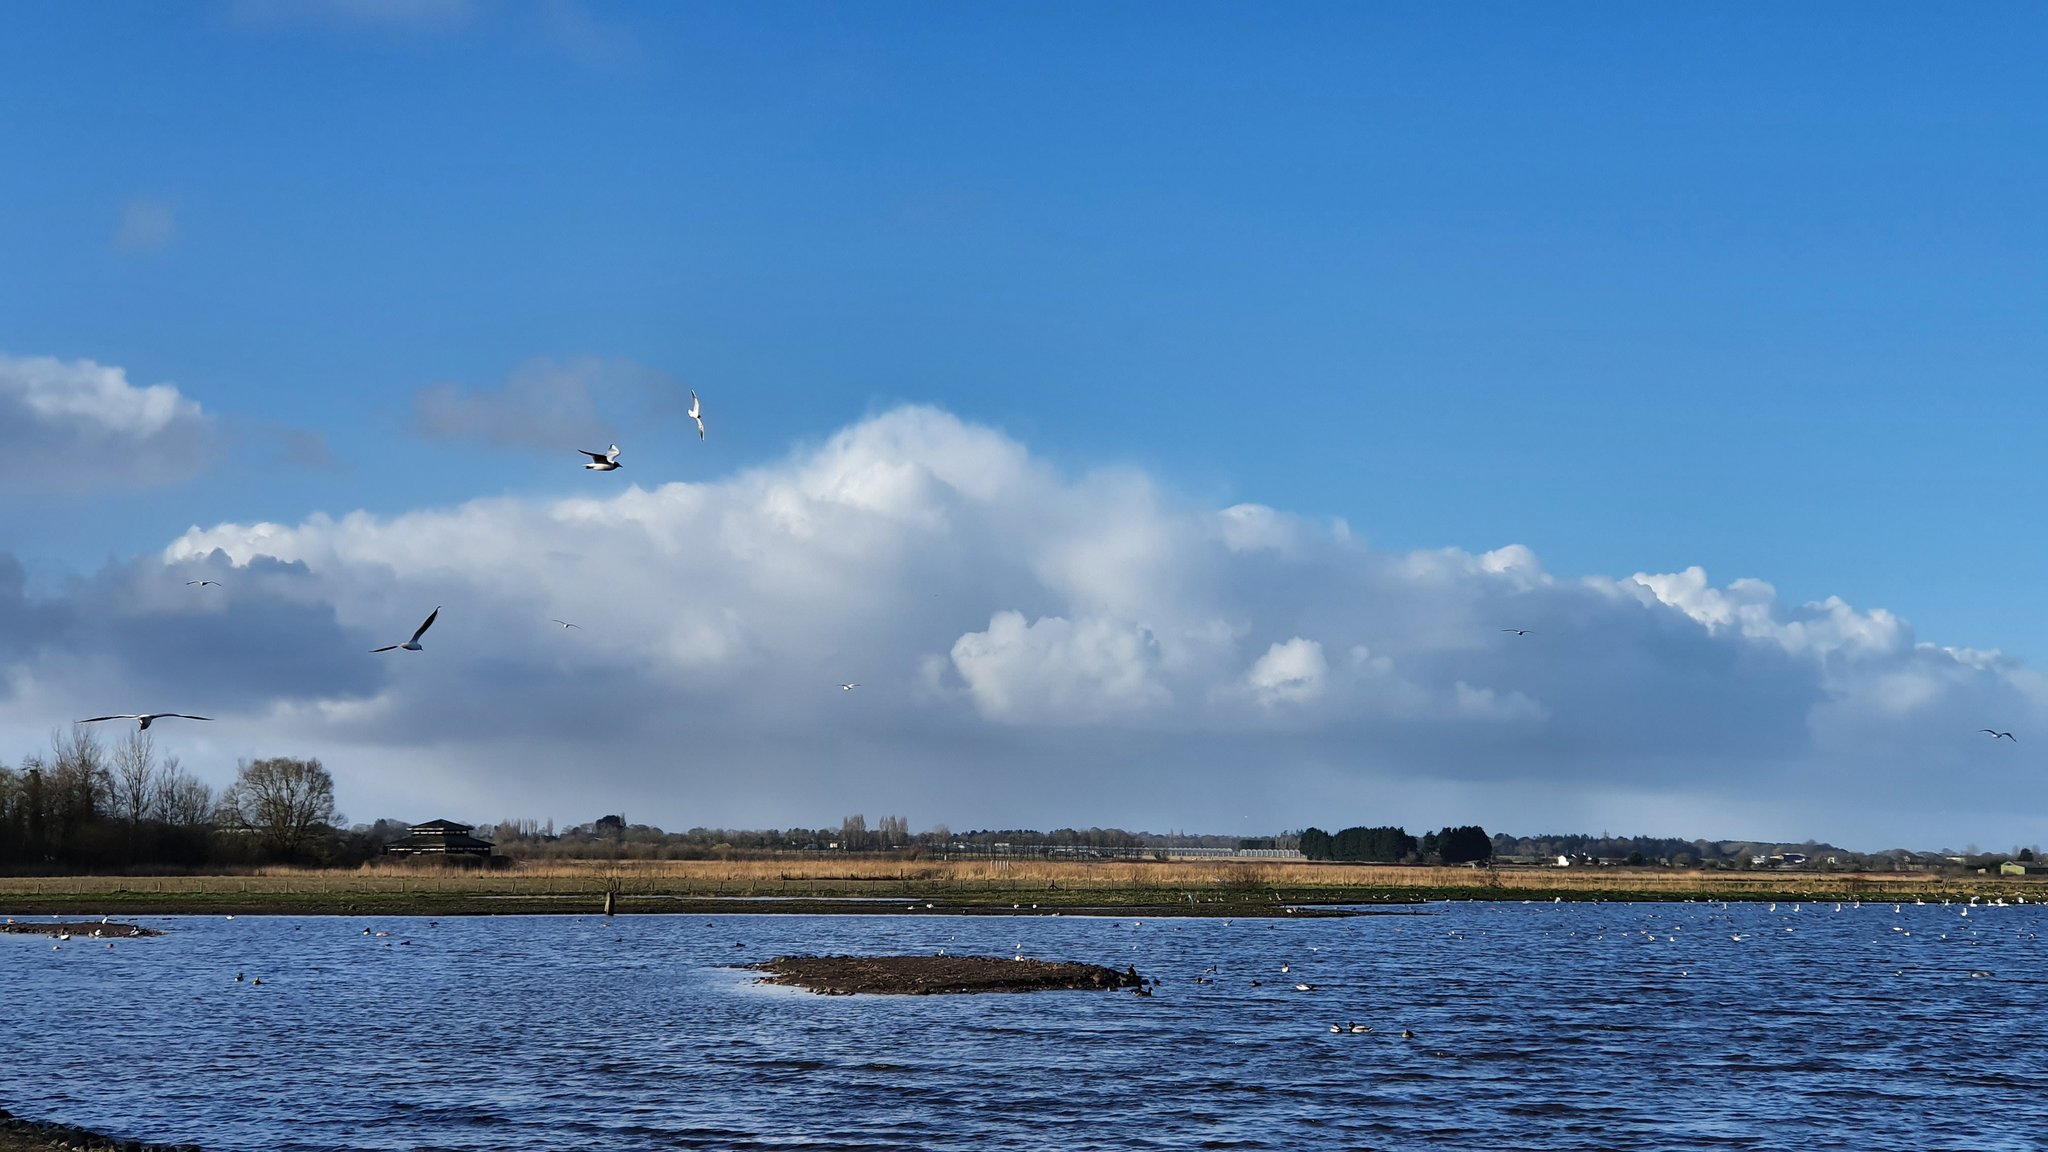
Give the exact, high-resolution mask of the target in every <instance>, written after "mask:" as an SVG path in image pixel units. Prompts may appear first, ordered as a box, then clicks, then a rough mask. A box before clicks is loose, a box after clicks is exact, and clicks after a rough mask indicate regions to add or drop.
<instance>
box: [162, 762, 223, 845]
mask: <svg viewBox="0 0 2048 1152" xmlns="http://www.w3.org/2000/svg"><path fill="white" fill-rule="evenodd" d="M213 812H214V800H213V789H211V788H209V787H207V786H206V782H205V781H204V780H201V779H199V778H198V777H196V776H191V775H188V774H187V773H186V772H185V770H184V769H183V768H182V767H180V766H179V764H178V758H177V757H176V756H167V757H165V758H164V766H163V787H161V788H159V789H157V794H156V809H155V811H154V813H153V815H154V816H155V818H156V819H158V820H161V821H163V822H164V823H166V824H169V825H172V826H173V827H177V828H197V827H200V826H201V825H204V824H209V823H211V822H212V821H213Z"/></svg>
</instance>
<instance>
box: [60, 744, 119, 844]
mask: <svg viewBox="0 0 2048 1152" xmlns="http://www.w3.org/2000/svg"><path fill="white" fill-rule="evenodd" d="M50 751H51V752H52V753H53V755H54V757H55V761H56V762H55V763H54V764H52V765H51V766H50V773H49V788H50V798H51V801H52V804H51V807H53V808H54V809H55V810H56V815H57V818H58V820H59V821H60V822H61V823H62V824H63V825H64V826H65V827H66V828H69V827H71V826H74V825H78V824H84V823H88V822H90V821H91V820H92V819H93V818H94V817H95V816H97V815H99V813H100V812H101V811H103V810H104V809H105V808H106V807H107V801H108V799H109V797H110V796H111V795H112V794H113V776H112V774H111V773H109V772H108V771H107V754H106V749H105V748H103V747H101V745H100V741H99V737H98V736H97V735H96V734H94V732H93V730H92V729H90V728H87V727H86V726H85V725H83V724H73V725H72V726H71V728H70V730H69V731H68V732H67V731H66V730H64V729H62V728H59V729H57V730H55V731H53V732H51V733H50Z"/></svg>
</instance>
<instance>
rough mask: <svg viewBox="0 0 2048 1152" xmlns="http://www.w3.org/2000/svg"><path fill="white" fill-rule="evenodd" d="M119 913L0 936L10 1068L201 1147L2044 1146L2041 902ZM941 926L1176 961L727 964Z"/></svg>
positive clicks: (903, 940) (2046, 1019)
mask: <svg viewBox="0 0 2048 1152" xmlns="http://www.w3.org/2000/svg"><path fill="white" fill-rule="evenodd" d="M140 922H142V923H144V924H147V925H150V926H153V927H159V928H163V929H165V930H166V931H167V933H168V934H167V935H165V936H163V937H161V938H158V939H153V940H123V941H119V942H117V943H116V945H115V947H114V948H112V949H108V948H106V947H105V946H104V942H99V941H89V940H81V939H79V938H75V937H74V938H73V939H72V940H71V941H69V942H68V943H65V944H64V945H63V946H62V947H60V948H58V949H56V950H52V948H51V941H49V940H47V939H42V938H35V937H0V1106H4V1107H7V1108H10V1109H13V1110H14V1111H16V1112H17V1113H20V1114H22V1115H27V1116H32V1117H35V1118H39V1119H49V1120H59V1121H63V1122H66V1123H72V1124H79V1125H83V1126H85V1127H89V1128H95V1129H100V1130H104V1131H108V1132H112V1133H115V1134H119V1135H123V1136H128V1137H132V1138H147V1139H152V1140H160V1141H178V1142H191V1143H197V1144H201V1145H203V1146H205V1147H206V1148H207V1149H208V1150H209V1152H230V1150H239V1149H246V1150H250V1152H258V1150H261V1152H272V1150H280V1149H341V1148H347V1149H373V1148H374V1149H398V1148H434V1149H465V1150H466V1149H528V1148H598V1149H629V1148H631V1149H637V1148H649V1149H652V1148H735V1149H753V1148H789V1147H793V1146H803V1145H812V1146H823V1147H830V1148H872V1149H913V1148H930V1149H971V1150H975V1152H983V1150H987V1149H1000V1148H1034V1149H1127V1148H1137V1149H1142V1148H1159V1149H1169V1148H1170V1149H1184V1148H1241V1149H1285V1150H1295V1149H1307V1148H1328V1149H1340V1148H1341V1149H1355V1148H1369V1149H1406V1148H1456V1149H1463V1150H1469V1149H1478V1148H1527V1149H1552V1148H1555V1149H1589V1148H1631V1149H1637V1148H1641V1149H1666V1148H1669V1149H1694V1148H1712V1147H1732V1148H1764V1149H1788V1150H1791V1149H1797V1150H1800V1152H1812V1150H1816V1149H1850V1150H1856V1152H1873V1150H1878V1149H1901V1150H1913V1152H1926V1150H1930V1149H1956V1150H1959V1152H1960V1150H1972V1152H1990V1150H1994V1149H2037V1148H2041V1147H2044V1146H2048V1046H2044V1044H2043V1040H2042V1030H2043V1028H2044V1026H2048V955H2044V952H2043V943H2042V939H2041V934H2042V932H2043V930H2044V929H2048V913H2044V912H2043V910H2042V908H2041V907H2040V906H2039V905H2035V904H2027V905H2019V906H2012V907H1981V906H1980V907H1977V908H1972V909H1969V910H1968V911H1967V914H1965V910H1964V908H1963V907H1962V906H1949V907H1944V906H1941V905H1938V904H1935V905H1925V906H1915V905H1912V904H1906V905H1904V906H1903V907H1900V908H1898V909H1897V910H1896V911H1895V910H1894V906H1893V905H1891V904H1864V905H1862V906H1861V907H1857V906H1854V905H1846V904H1845V905H1843V906H1842V907H1841V910H1840V911H1836V906H1835V905H1834V904H1833V903H1832V902H1828V903H1822V904H1811V903H1809V904H1803V905H1797V906H1795V905H1791V904H1779V905H1776V906H1775V908H1773V907H1772V906H1768V905H1762V904H1758V905H1742V904H1735V905H1730V906H1727V907H1725V908H1724V907H1723V906H1721V905H1719V904H1636V905H1620V904H1519V903H1512V904H1430V905H1425V906H1422V907H1420V908H1419V909H1417V910H1415V912H1414V913H1413V914H1400V915H1375V916H1363V917H1357V918H1351V919H1282V920H1236V921H1229V922H1226V921H1222V920H1194V919H1173V920H1144V921H1142V922H1140V921H1133V920H1129V919H1123V920H1111V919H1096V918H1084V917H992V916H973V917H960V916H904V915H901V914H897V915H888V916H854V915H848V916H772V915H758V916H757V915H732V916H719V917H715V918H711V919H708V920H707V919H704V918H700V917H657V916H633V917H625V918H621V919H617V920H614V921H611V922H610V923H609V924H607V923H606V922H604V921H602V920H600V919H598V918H596V917H589V918H574V917H502V918H455V919H444V920H440V921H438V922H437V923H429V922H427V921H424V920H408V919H360V918H339V917H252V916H244V917H239V918H236V919H233V920H229V919H225V918H222V917H205V918H198V917H144V918H141V921H140ZM365 928H369V929H371V930H373V931H386V932H389V933H391V935H389V936H387V937H379V936H374V935H373V936H365V935H363V930H364V929H365ZM405 941H410V943H404V942H405ZM939 949H945V950H946V951H947V952H949V953H984V954H1002V955H1009V954H1012V953H1013V952H1015V951H1016V950H1019V949H1021V950H1022V951H1023V952H1024V953H1025V954H1026V955H1028V956H1033V957H1039V958H1044V959H1063V960H1083V961H1090V962H1097V963H1104V964H1112V965H1116V966H1118V967H1121V966H1123V965H1125V964H1135V965H1136V966H1137V967H1138V969H1139V971H1140V972H1141V973H1142V974H1144V975H1146V976H1152V977H1158V978H1159V979H1161V980H1162V981H1163V984H1162V985H1161V986H1160V987H1159V989H1158V991H1157V994H1156V995H1154V996H1152V997H1150V998H1142V997H1138V996H1134V995H1131V994H1130V993H1127V992H1042V993H1034V994H1029V995H1014V996H1013V995H985V996H928V997H883V996H872V997H871V996H860V997H828V996H816V995H812V994H810V993H807V992H802V991H798V990H794V989H786V988H772V987H766V986H762V985H758V984H755V983H754V982H753V974H751V973H747V972H743V971H738V970H735V969H734V968H732V967H730V966H731V965H734V964H737V963H743V962H749V961H755V960H761V959H766V958H768V957H770V956H773V955H776V954H779V953H792V952H851V953H897V952H911V953H918V952H923V953H929V952H934V951H937V950H939ZM1283 963H1286V964H1289V965H1291V971H1290V972H1288V973H1287V974H1285V975H1283V974H1282V973H1281V972H1280V965H1281V964H1283ZM1212 967H1213V968H1215V969H1216V972H1215V974H1214V975H1213V976H1212V977H1210V978H1211V979H1213V980H1214V983H1211V984H1199V983H1197V982H1196V981H1197V978H1198V977H1201V976H1203V974H1204V971H1205V970H1206V969H1209V968H1212ZM237 972H241V973H244V974H246V975H247V976H248V977H250V980H248V981H244V982H241V983H237V982H236V981H235V974H236V973H237ZM256 978H261V980H262V981H263V982H262V984H261V985H260V986H259V985H257V984H255V983H253V981H254V979H256ZM1253 980H1259V981H1261V982H1262V984H1261V986H1259V987H1253V986H1252V983H1251V982H1252V981H1253ZM1297 982H1302V983H1308V984H1311V985H1313V986H1314V987H1313V988H1312V989H1311V990H1310V991H1305V992H1304V991H1296V990H1295V988H1294V985H1295V984H1296V983H1297ZM1352 1021H1356V1022H1358V1023H1361V1024H1366V1025H1370V1026H1371V1027H1372V1029H1373V1031H1372V1033H1371V1034H1369V1035H1351V1034H1349V1033H1346V1034H1343V1035H1331V1034H1330V1033H1329V1031H1328V1028H1329V1026H1330V1025H1331V1024H1345V1023H1348V1022H1352ZM1404 1028H1406V1029H1410V1030H1412V1031H1413V1032H1414V1033H1415V1035H1414V1038H1413V1039H1406V1040H1404V1039H1402V1038H1401V1036H1400V1033H1401V1030H1402V1029H1404Z"/></svg>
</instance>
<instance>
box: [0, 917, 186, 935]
mask: <svg viewBox="0 0 2048 1152" xmlns="http://www.w3.org/2000/svg"><path fill="white" fill-rule="evenodd" d="M0 932H6V933H9V934H11V935H17V936H81V937H92V936H97V937H99V938H101V939H108V940H125V939H127V938H128V937H130V936H161V935H163V933H162V932H159V931H157V930H156V929H154V928H144V927H142V926H141V925H139V924H112V923H108V922H107V921H104V920H87V921H85V922H84V923H82V924H57V923H50V924H17V923H15V922H14V921H12V920H9V921H8V922H7V923H5V924H0Z"/></svg>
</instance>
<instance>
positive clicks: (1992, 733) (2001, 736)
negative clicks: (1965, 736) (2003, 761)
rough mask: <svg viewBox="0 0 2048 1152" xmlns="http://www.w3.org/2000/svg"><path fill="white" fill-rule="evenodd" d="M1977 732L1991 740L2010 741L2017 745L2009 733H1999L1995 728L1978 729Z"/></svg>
mask: <svg viewBox="0 0 2048 1152" xmlns="http://www.w3.org/2000/svg"><path fill="white" fill-rule="evenodd" d="M1977 731H1979V732H1984V733H1987V734H1989V735H1990V737H1991V738H1992V739H1993V740H2011V741H2012V742H2013V743H2015V744H2017V743H2019V740H2018V738H2017V737H2015V736H2014V735H2013V734H2012V733H2010V732H2000V731H1999V730H1997V729H1996V728H1979V729H1977Z"/></svg>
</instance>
